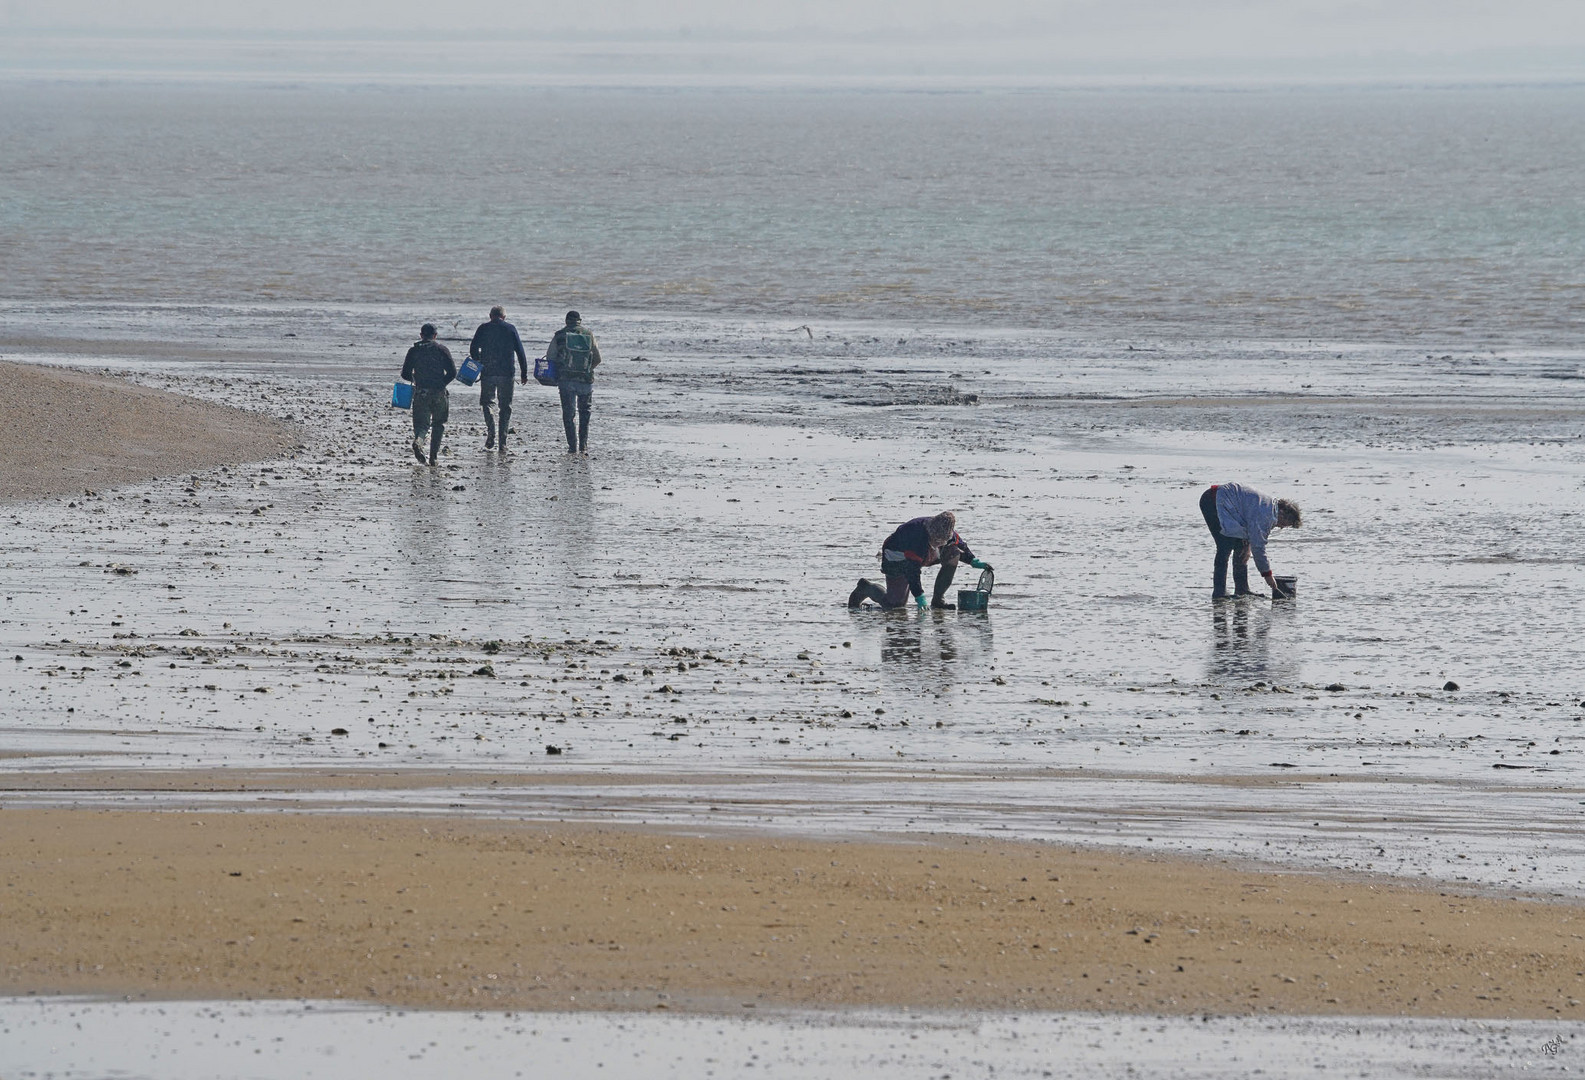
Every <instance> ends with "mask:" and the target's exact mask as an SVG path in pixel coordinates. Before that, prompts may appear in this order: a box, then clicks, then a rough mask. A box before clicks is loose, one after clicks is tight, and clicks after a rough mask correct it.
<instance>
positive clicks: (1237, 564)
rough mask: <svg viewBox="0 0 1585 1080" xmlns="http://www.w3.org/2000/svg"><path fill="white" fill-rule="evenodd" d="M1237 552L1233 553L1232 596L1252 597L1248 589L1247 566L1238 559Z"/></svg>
mask: <svg viewBox="0 0 1585 1080" xmlns="http://www.w3.org/2000/svg"><path fill="white" fill-rule="evenodd" d="M1239 554H1240V553H1239V552H1236V551H1235V552H1234V553H1233V595H1234V596H1254V595H1255V593H1254V591H1253V590H1251V589H1250V587H1249V564H1248V563H1247V562H1244V561H1243V560H1242V559H1240V558H1239Z"/></svg>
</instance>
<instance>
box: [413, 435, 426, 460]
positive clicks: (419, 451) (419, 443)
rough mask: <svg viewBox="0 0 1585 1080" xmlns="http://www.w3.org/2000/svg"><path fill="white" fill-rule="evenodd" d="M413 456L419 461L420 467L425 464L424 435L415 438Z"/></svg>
mask: <svg viewBox="0 0 1585 1080" xmlns="http://www.w3.org/2000/svg"><path fill="white" fill-rule="evenodd" d="M413 456H414V457H416V458H417V459H418V463H419V464H420V465H422V464H423V463H424V437H423V436H422V435H414V436H413Z"/></svg>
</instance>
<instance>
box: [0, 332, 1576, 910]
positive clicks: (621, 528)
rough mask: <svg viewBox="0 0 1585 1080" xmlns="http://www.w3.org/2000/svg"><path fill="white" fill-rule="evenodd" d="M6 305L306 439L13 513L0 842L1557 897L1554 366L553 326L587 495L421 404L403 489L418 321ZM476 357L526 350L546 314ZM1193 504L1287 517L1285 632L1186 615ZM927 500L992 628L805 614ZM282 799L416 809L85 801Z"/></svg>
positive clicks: (59, 354) (1476, 358)
mask: <svg viewBox="0 0 1585 1080" xmlns="http://www.w3.org/2000/svg"><path fill="white" fill-rule="evenodd" d="M0 308H3V314H4V315H5V318H6V320H7V323H8V325H9V326H10V327H11V329H12V330H13V340H16V341H20V342H22V344H21V345H18V346H12V347H8V348H7V349H6V351H5V355H6V357H7V358H9V359H24V360H39V361H42V362H51V363H68V364H76V365H83V366H90V367H92V368H95V369H108V370H114V371H121V372H128V373H130V374H132V375H133V376H134V377H135V378H137V379H138V380H139V381H142V382H146V383H149V384H152V385H158V386H165V387H169V388H172V389H177V390H181V391H183V392H188V393H194V394H198V395H199V396H203V397H206V398H209V399H212V400H217V401H225V402H229V403H233V404H239V405H242V406H244V407H248V408H256V409H262V410H264V411H267V412H269V413H271V414H273V415H277V416H283V417H290V418H292V419H294V420H296V421H298V422H300V423H303V424H304V425H305V435H304V440H305V443H304V447H303V449H302V451H301V452H300V453H299V454H298V456H297V457H295V458H293V459H290V460H285V461H278V462H269V463H260V464H257V465H253V466H248V467H243V468H234V469H231V470H217V471H214V472H211V473H206V474H204V475H201V476H197V477H181V478H172V479H167V480H160V481H152V482H150V483H148V484H146V485H139V486H133V487H130V488H124V489H119V490H116V491H113V492H93V493H91V494H90V493H85V494H83V495H81V496H76V497H68V498H61V499H55V500H47V501H41V502H34V503H25V504H14V505H11V506H8V507H6V508H5V511H4V519H5V522H6V526H7V527H6V530H5V538H4V542H3V543H4V548H3V550H0V558H3V560H4V599H3V600H0V650H3V651H0V655H3V656H4V657H7V658H9V657H20V659H6V660H5V661H4V663H3V664H0V702H3V703H4V705H3V708H0V729H3V730H0V735H3V738H4V740H5V745H6V746H7V748H8V750H9V754H10V756H8V757H6V758H4V759H0V776H4V778H5V783H6V786H7V787H8V788H11V789H12V790H8V791H7V792H6V793H5V794H4V796H3V803H4V804H9V805H36V804H41V803H47V804H74V805H99V804H118V805H127V804H132V805H181V806H206V807H208V806H217V805H225V806H247V807H253V808H257V809H261V810H263V809H280V808H292V807H341V808H349V809H370V808H373V809H386V808H389V809H407V810H422V811H426V812H444V813H458V812H464V813H485V814H501V815H509V816H514V817H523V818H529V819H535V820H545V819H549V820H559V819H565V820H604V821H629V822H648V823H651V824H665V825H669V826H675V827H681V828H710V829H724V828H734V827H753V828H757V829H764V828H767V827H768V828H773V829H786V830H792V831H833V832H844V833H894V832H909V833H921V832H929V833H953V832H974V833H981V834H988V835H996V836H1002V837H1006V838H1009V839H1038V840H1051V841H1055V842H1062V843H1104V844H1115V845H1122V846H1126V847H1132V848H1141V849H1146V850H1168V851H1179V852H1186V853H1194V854H1201V855H1216V856H1223V857H1239V858H1252V859H1256V860H1264V861H1270V862H1275V863H1278V864H1281V865H1285V866H1290V867H1310V868H1346V869H1355V870H1366V871H1372V872H1383V873H1391V874H1395V875H1400V876H1403V877H1408V878H1417V877H1426V878H1430V879H1434V880H1442V881H1452V882H1462V883H1466V884H1467V885H1469V886H1489V887H1498V888H1522V889H1531V890H1539V891H1542V892H1551V893H1560V894H1566V895H1575V896H1577V895H1579V894H1580V893H1581V892H1582V891H1585V890H1582V883H1585V843H1582V842H1581V841H1580V840H1579V825H1580V822H1581V817H1582V814H1585V785H1582V784H1581V775H1580V769H1581V762H1580V754H1581V744H1580V737H1581V734H1582V729H1581V721H1582V720H1585V685H1582V683H1581V681H1580V676H1579V672H1580V670H1581V662H1580V661H1581V659H1582V655H1581V654H1582V650H1581V646H1580V644H1579V643H1580V641H1581V640H1585V633H1582V631H1585V625H1582V616H1581V614H1580V612H1581V610H1582V605H1581V600H1582V596H1581V593H1582V587H1585V579H1582V576H1581V574H1580V564H1581V561H1582V559H1585V556H1582V555H1581V552H1582V550H1585V546H1582V543H1581V541H1582V540H1585V514H1582V513H1581V511H1580V509H1579V506H1580V492H1581V488H1582V486H1585V442H1582V440H1581V438H1580V434H1581V428H1582V424H1581V421H1582V417H1585V409H1582V406H1581V401H1580V398H1579V395H1578V393H1577V391H1576V390H1575V388H1576V387H1578V386H1579V385H1580V382H1579V380H1580V379H1581V377H1582V375H1585V367H1582V357H1581V354H1579V353H1573V352H1567V351H1559V350H1515V351H1513V352H1500V351H1498V352H1491V351H1488V352H1482V353H1459V354H1452V353H1433V354H1429V355H1428V354H1427V353H1426V352H1425V351H1423V350H1420V349H1408V348H1394V347H1387V346H1377V345H1357V344H1356V345H1342V344H1323V343H1287V344H1283V343H1265V342H1253V343H1251V342H1243V343H1238V342H1184V341H1178V340H1161V341H1153V340H1133V341H1105V340H1096V339H1087V338H1083V337H1078V336H1064V335H1058V334H1053V333H1049V332H1044V331H1032V330H1028V331H1020V330H1015V329H1005V328H1004V329H998V330H995V331H976V332H968V331H964V330H962V329H959V328H941V327H932V326H928V325H897V324H882V323H820V324H811V325H809V327H808V329H805V328H804V327H803V325H802V324H799V325H796V326H795V325H789V324H787V323H772V322H766V321H757V320H745V319H725V318H692V317H679V316H669V315H624V316H606V317H602V316H600V315H598V314H597V313H593V312H591V313H589V319H590V322H591V324H592V326H593V328H594V329H595V331H596V333H597V334H598V335H599V336H600V340H601V343H602V349H603V350H604V352H605V355H606V356H607V357H608V363H607V364H606V366H604V367H602V369H601V376H602V378H601V381H600V385H599V388H598V390H597V395H596V413H595V426H594V434H593V436H592V440H591V442H592V445H593V453H592V455H591V456H590V457H588V458H586V459H585V458H569V457H568V456H567V455H566V454H565V453H564V451H563V445H562V444H561V442H560V438H561V436H560V425H559V414H558V410H557V409H556V408H555V406H554V404H553V402H554V393H553V391H550V390H545V389H542V388H539V387H536V386H533V385H530V386H528V387H519V388H518V391H517V394H518V396H517V411H516V413H515V424H516V428H517V432H518V435H517V440H516V443H515V452H514V453H513V454H511V455H508V456H507V457H505V458H501V457H498V456H496V455H487V454H484V453H483V452H482V450H481V446H482V421H481V419H480V418H479V413H478V411H477V408H476V406H475V405H474V404H473V402H474V401H475V400H476V399H475V398H474V397H473V396H472V393H471V392H470V391H468V390H464V389H457V390H455V391H454V393H453V395H452V415H453V425H452V427H451V429H450V435H449V436H448V443H449V446H448V452H447V454H446V455H445V457H444V458H443V461H442V467H441V468H438V469H435V470H430V469H428V468H425V467H421V466H417V465H415V464H414V463H413V462H412V461H411V458H410V457H409V456H407V455H408V452H407V449H406V438H407V427H406V425H407V416H406V414H405V413H397V412H396V411H394V410H391V409H390V408H389V407H388V406H387V405H386V400H387V396H388V394H389V388H390V382H391V380H392V378H393V377H394V373H395V370H396V368H397V367H398V366H399V363H400V356H401V352H402V350H403V349H405V347H406V344H407V339H406V332H405V331H404V330H403V329H402V328H404V327H407V326H409V325H410V324H415V323H417V322H418V321H421V319H423V318H432V319H435V321H437V322H440V323H441V324H442V325H443V326H446V327H451V326H452V325H453V324H455V325H456V326H458V327H463V328H467V327H471V325H472V323H473V322H474V321H476V320H475V319H474V318H470V317H467V316H466V315H465V313H464V312H462V311H460V310H459V311H457V312H441V313H436V312H431V311H422V312H421V311H417V310H412V309H405V308H389V307H367V306H345V305H342V306H333V307H332V306H315V305H286V306H240V307H226V308H216V307H189V306H181V305H157V306H127V305H79V306H75V307H71V308H69V309H68V310H66V311H64V312H63V311H62V310H60V309H59V306H58V305H38V304H30V303H26V302H10V303H7V304H5V305H0ZM514 315H516V316H517V319H518V322H519V324H520V325H521V326H522V328H523V330H524V336H525V339H526V340H528V341H529V343H530V348H531V349H532V348H533V347H534V345H535V344H537V342H538V339H539V338H541V337H545V336H548V330H549V329H551V328H553V327H554V326H555V325H556V323H557V319H556V315H557V313H554V312H527V313H514ZM441 316H444V317H443V318H442V317H441ZM68 328H69V331H68ZM217 328H219V329H218V330H217ZM456 332H457V331H452V330H450V329H448V330H446V331H445V332H444V334H443V336H449V335H452V334H454V333H456ZM288 335H290V336H288ZM68 339H69V343H67V342H68ZM453 344H454V346H455V345H457V344H458V343H457V342H455V341H453ZM1229 479H1240V480H1243V481H1245V482H1248V483H1252V484H1254V485H1255V486H1257V487H1259V488H1261V489H1262V490H1265V491H1268V492H1270V493H1273V494H1279V495H1287V496H1290V497H1292V498H1294V499H1296V500H1297V501H1298V502H1299V503H1300V504H1301V505H1302V506H1303V508H1304V511H1305V515H1306V524H1305V526H1304V528H1303V529H1301V530H1298V531H1292V532H1279V533H1277V534H1276V535H1275V537H1274V539H1273V543H1272V546H1271V552H1272V560H1273V563H1274V565H1275V566H1276V568H1277V571H1278V572H1279V573H1296V574H1298V576H1299V578H1300V600H1299V601H1298V602H1297V603H1296V604H1274V603H1272V602H1270V601H1265V600H1259V601H1244V602H1239V603H1232V604H1220V605H1213V604H1212V603H1211V601H1210V599H1209V591H1210V590H1209V562H1210V544H1209V537H1208V535H1207V534H1206V532H1205V528H1204V525H1203V523H1202V522H1201V520H1200V517H1199V513H1198V507H1197V500H1198V497H1199V494H1200V492H1201V491H1202V490H1203V489H1204V487H1205V486H1207V485H1208V484H1210V483H1214V482H1219V481H1224V480H1229ZM941 507H951V508H953V509H954V510H956V511H957V512H958V514H959V521H960V530H961V532H962V533H963V535H964V536H965V537H966V539H967V540H968V542H969V543H970V544H971V545H972V546H973V547H974V549H975V551H976V552H977V553H978V554H980V555H981V556H982V557H983V558H985V559H987V560H988V561H990V562H991V563H992V564H993V565H995V567H996V569H997V587H996V591H995V594H994V596H993V600H992V604H991V610H990V611H989V612H988V613H985V614H976V613H968V612H956V611H953V612H929V613H922V614H921V613H917V612H913V611H906V612H895V613H882V612H879V611H876V610H873V609H867V610H862V611H858V612H850V611H848V610H847V609H846V608H845V607H844V606H843V601H844V599H845V597H846V595H847V592H848V590H849V589H851V587H852V584H853V582H854V580H856V579H857V578H858V577H859V576H860V575H868V576H874V574H875V560H874V553H875V551H876V550H877V549H878V547H879V544H880V541H881V540H882V539H883V538H884V536H885V535H886V534H887V533H888V532H889V531H890V529H891V528H892V527H893V526H894V525H895V524H896V523H897V522H898V521H901V520H903V519H904V518H906V517H909V516H913V515H915V514H919V513H924V512H927V511H933V510H936V509H938V508H941ZM967 576H968V577H969V578H971V579H972V576H973V575H967ZM927 577H928V575H927ZM963 584H964V585H965V586H968V585H971V584H972V580H969V581H964V582H963ZM1449 681H1453V682H1456V683H1457V684H1458V686H1459V689H1458V690H1456V691H1449V690H1445V689H1443V687H1444V685H1445V684H1446V683H1448V682H1449ZM338 729H340V733H338ZM552 748H554V749H552ZM311 767H319V768H323V769H334V770H337V771H341V770H345V769H347V768H352V767H356V768H367V769H381V770H393V769H395V770H412V771H415V773H416V772H417V771H425V772H427V773H430V774H432V773H433V772H434V771H436V770H455V772H454V774H453V775H455V777H456V780H457V782H456V783H455V784H450V783H443V784H436V783H434V782H431V781H426V782H424V783H415V784H414V785H413V786H412V787H410V788H408V789H405V790H382V791H378V792H374V791H352V790H342V789H339V788H338V785H336V784H335V783H334V782H331V783H329V784H328V785H323V784H321V785H308V784H288V785H286V786H287V787H291V788H293V790H279V791H271V792H268V793H265V794H259V793H243V792H235V791H231V792H227V791H225V790H216V791H211V792H207V793H202V794H175V793H172V792H168V791H164V792H162V791H148V792H145V793H142V794H139V793H138V792H137V791H135V790H120V791H93V790H84V789H85V788H91V787H94V786H95V784H93V783H92V782H85V781H83V779H82V777H81V776H80V775H79V774H80V773H81V771H82V770H85V769H88V770H100V771H107V770H123V771H124V770H152V771H153V772H155V773H157V774H160V775H167V776H168V775H169V771H170V770H177V769H187V770H195V769H199V768H208V769H228V770H242V769H265V770H269V769H286V770H292V771H293V773H294V774H295V775H301V774H302V772H303V770H306V769H309V768H311ZM52 775H54V776H58V777H60V778H61V779H60V780H59V781H58V782H55V783H52V782H51V780H50V777H51V776H52ZM127 786H129V787H131V788H136V787H138V786H139V785H136V784H133V785H127ZM144 786H149V787H160V786H168V785H160V784H152V785H144ZM219 787H222V788H223V787H224V785H219ZM316 788H317V789H316Z"/></svg>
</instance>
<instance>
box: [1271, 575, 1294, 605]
mask: <svg viewBox="0 0 1585 1080" xmlns="http://www.w3.org/2000/svg"><path fill="white" fill-rule="evenodd" d="M1273 580H1274V581H1276V583H1277V588H1279V589H1281V590H1282V591H1283V592H1284V593H1286V594H1287V595H1286V596H1283V597H1280V599H1283V600H1297V599H1299V579H1298V578H1296V577H1278V578H1274V579H1273ZM1274 599H1278V598H1276V597H1274Z"/></svg>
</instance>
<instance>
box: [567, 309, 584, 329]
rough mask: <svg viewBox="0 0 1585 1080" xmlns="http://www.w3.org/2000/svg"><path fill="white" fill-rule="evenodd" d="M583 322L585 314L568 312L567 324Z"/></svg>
mask: <svg viewBox="0 0 1585 1080" xmlns="http://www.w3.org/2000/svg"><path fill="white" fill-rule="evenodd" d="M581 322H583V316H582V315H579V314H578V313H577V312H576V311H569V312H567V325H568V326H577V325H578V324H579V323H581Z"/></svg>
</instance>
